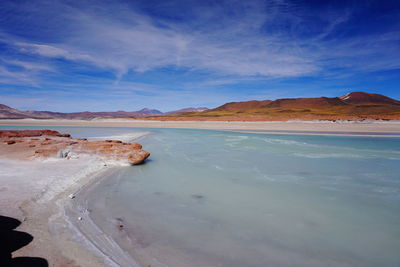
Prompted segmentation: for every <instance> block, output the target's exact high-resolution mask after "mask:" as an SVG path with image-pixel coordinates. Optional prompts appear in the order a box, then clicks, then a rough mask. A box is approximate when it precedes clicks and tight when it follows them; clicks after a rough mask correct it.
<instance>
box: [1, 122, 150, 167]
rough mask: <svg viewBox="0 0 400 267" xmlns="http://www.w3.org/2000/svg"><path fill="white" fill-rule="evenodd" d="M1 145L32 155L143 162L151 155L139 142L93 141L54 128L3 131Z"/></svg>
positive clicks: (131, 162) (133, 162) (132, 162)
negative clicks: (83, 156) (77, 156)
mask: <svg viewBox="0 0 400 267" xmlns="http://www.w3.org/2000/svg"><path fill="white" fill-rule="evenodd" d="M0 141H1V145H5V146H11V145H12V146H14V147H15V149H18V150H21V151H24V152H28V153H27V154H28V155H31V157H44V158H48V157H59V158H70V157H71V156H73V155H79V154H92V155H97V156H98V157H101V158H105V159H112V160H118V161H123V162H128V163H130V164H140V163H142V162H143V161H144V160H145V159H146V158H148V157H149V156H150V153H149V152H147V151H144V150H142V146H141V145H140V144H137V143H125V142H122V141H118V140H105V141H89V140H87V139H80V138H72V137H71V136H70V135H69V134H61V133H59V132H57V131H52V130H23V131H0Z"/></svg>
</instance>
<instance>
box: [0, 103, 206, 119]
mask: <svg viewBox="0 0 400 267" xmlns="http://www.w3.org/2000/svg"><path fill="white" fill-rule="evenodd" d="M204 110H207V108H204V107H201V108H185V109H180V110H174V111H170V112H166V113H163V112H161V111H159V110H157V109H148V108H144V109H141V110H138V111H122V110H120V111H115V112H90V111H85V112H73V113H62V112H52V111H37V110H18V109H15V108H11V107H9V106H6V105H2V104H0V119H83V120H89V119H94V118H131V117H133V118H137V117H140V118H143V117H147V116H162V115H171V114H178V113H182V112H197V111H204Z"/></svg>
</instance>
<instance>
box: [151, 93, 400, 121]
mask: <svg viewBox="0 0 400 267" xmlns="http://www.w3.org/2000/svg"><path fill="white" fill-rule="evenodd" d="M155 118H157V119H162V120H243V121H264V120H272V121H278V120H282V121H286V120H318V119H320V120H341V119H349V120H354V119H400V101H398V100H395V99H392V98H389V97H387V96H384V95H380V94H370V93H365V92H352V93H349V94H346V95H343V96H339V97H318V98H282V99H277V100H261V101H259V100H252V101H244V102H230V103H226V104H224V105H222V106H219V107H217V108H214V109H209V110H206V111H202V112H191V113H183V114H182V113H181V114H175V115H170V116H166V117H163V118H160V117H155ZM148 119H152V118H148Z"/></svg>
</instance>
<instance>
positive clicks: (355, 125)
mask: <svg viewBox="0 0 400 267" xmlns="http://www.w3.org/2000/svg"><path fill="white" fill-rule="evenodd" d="M1 125H15V126H79V127H81V126H82V127H85V126H90V127H132V128H143V127H144V128H179V129H209V130H230V131H249V132H251V131H258V132H260V133H268V134H274V133H277V134H284V133H287V134H296V133H298V134H310V135H343V136H346V135H347V136H348V135H354V136H380V135H382V134H383V135H387V136H390V135H392V136H396V135H398V134H399V133H400V121H381V120H364V121H335V122H333V121H287V122H269V121H266V122H246V121H153V120H132V119H94V120H35V119H21V120H0V126H1Z"/></svg>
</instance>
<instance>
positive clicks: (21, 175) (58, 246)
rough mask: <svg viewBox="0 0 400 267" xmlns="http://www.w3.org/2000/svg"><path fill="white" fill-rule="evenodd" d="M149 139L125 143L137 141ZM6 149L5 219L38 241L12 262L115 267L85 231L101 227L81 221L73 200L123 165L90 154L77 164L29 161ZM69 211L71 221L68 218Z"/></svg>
mask: <svg viewBox="0 0 400 267" xmlns="http://www.w3.org/2000/svg"><path fill="white" fill-rule="evenodd" d="M145 134H147V133H146V132H143V133H140V134H139V133H136V134H134V135H130V136H123V137H122V138H125V139H130V141H132V139H135V138H140V137H141V136H143V135H145ZM115 137H116V138H117V137H118V136H115ZM5 146H6V149H1V150H0V182H1V186H0V192H1V194H0V215H2V216H6V217H11V218H14V219H18V220H19V221H21V222H22V224H21V225H20V226H19V227H18V228H17V229H16V230H17V231H20V232H25V233H28V234H30V235H32V236H33V240H32V242H30V243H29V244H28V245H27V246H24V247H22V248H20V249H18V250H16V251H14V252H13V253H12V257H13V258H14V257H39V258H42V259H45V260H47V262H48V264H49V266H115V262H114V261H113V260H111V259H110V258H109V255H107V256H106V255H105V254H104V253H103V252H101V251H100V250H99V247H98V246H96V245H95V244H94V243H92V242H91V241H89V239H87V237H86V236H85V235H84V234H83V233H82V232H81V229H80V227H78V226H79V225H81V226H82V227H84V228H85V229H86V233H90V232H92V233H95V227H93V225H91V224H90V220H89V219H87V220H79V217H85V216H86V215H85V214H84V213H82V214H81V210H79V207H78V205H77V206H75V203H74V200H75V198H73V199H71V198H70V195H71V194H74V195H75V194H76V192H78V191H79V190H82V188H85V186H88V185H90V184H91V183H92V182H95V181H97V180H98V179H100V178H101V177H103V175H105V174H106V173H107V172H109V171H110V170H111V169H113V168H116V167H117V166H120V165H121V163H119V162H117V161H105V160H104V159H101V158H99V157H97V156H93V155H88V154H82V155H79V156H78V157H75V158H73V159H57V158H49V159H33V160H26V159H24V158H25V157H24V153H23V151H20V152H21V153H19V156H18V155H17V154H18V153H16V152H17V151H14V153H12V154H11V155H10V153H9V152H10V151H8V148H10V147H11V146H7V145H5ZM19 158H20V159H19ZM21 159H24V160H21ZM66 207H69V215H70V216H66V209H65V208H66ZM73 211H74V212H75V213H76V214H75V215H76V216H75V215H72V214H74V213H73ZM106 247H107V246H106ZM109 252H110V254H112V253H114V254H116V255H118V253H120V254H119V256H117V257H121V255H122V254H123V252H121V251H119V250H118V247H115V248H114V249H113V250H110V251H109ZM121 253H122V254H121ZM132 266H133V265H132Z"/></svg>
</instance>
